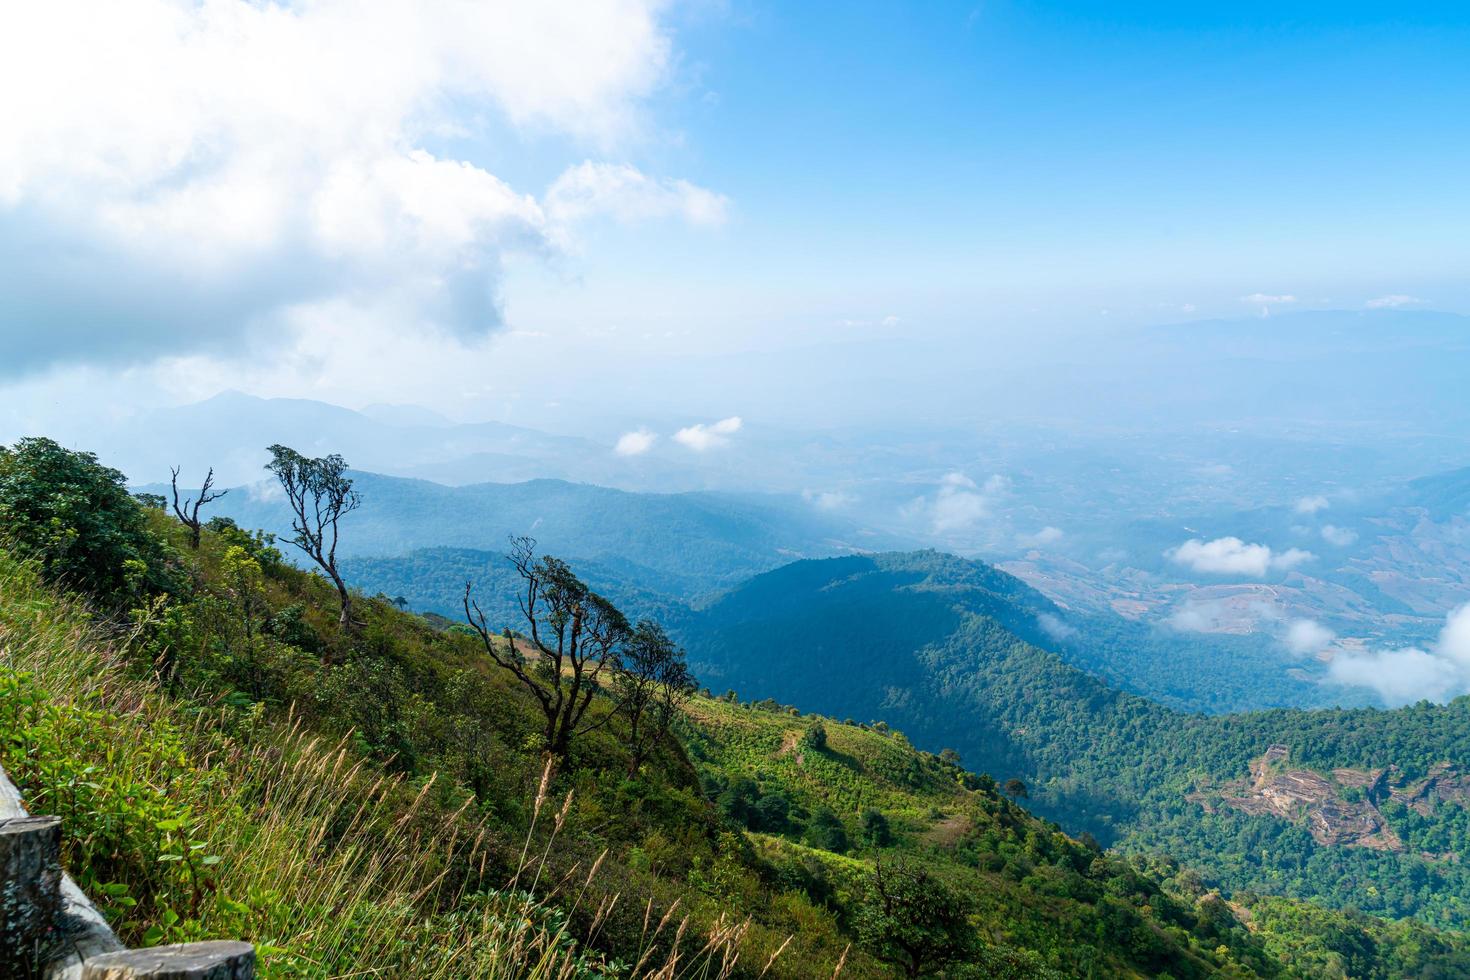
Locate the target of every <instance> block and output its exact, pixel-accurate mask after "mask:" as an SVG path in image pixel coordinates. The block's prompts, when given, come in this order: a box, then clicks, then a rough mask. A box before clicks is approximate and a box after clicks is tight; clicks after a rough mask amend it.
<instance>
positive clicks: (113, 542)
mask: <svg viewBox="0 0 1470 980" xmlns="http://www.w3.org/2000/svg"><path fill="white" fill-rule="evenodd" d="M0 542H4V543H6V544H8V545H9V546H10V547H11V548H13V549H14V550H15V552H16V553H17V554H19V555H21V556H22V557H26V558H31V559H34V560H35V561H37V562H39V564H40V567H41V570H42V572H43V573H44V574H45V575H46V577H47V579H48V580H50V581H52V582H60V583H64V584H65V585H66V586H68V587H69V588H73V589H76V590H78V591H80V592H82V593H85V594H87V595H89V596H92V597H94V598H95V599H97V600H98V601H100V602H103V603H104V604H107V605H109V606H116V605H119V604H122V603H124V602H126V601H128V600H130V599H132V598H134V597H136V596H138V595H140V594H142V593H143V592H145V591H148V590H159V589H163V588H167V587H168V586H169V585H170V584H171V583H172V579H171V575H170V568H169V564H170V559H169V555H168V552H167V550H166V549H164V548H163V547H161V546H160V545H159V543H158V542H157V541H156V540H155V539H154V538H153V536H152V535H150V534H149V533H148V527H147V520H146V518H145V516H144V512H143V509H142V507H141V506H140V505H139V503H138V502H137V501H135V500H134V499H133V498H132V496H131V495H130V494H129V493H128V491H127V487H126V485H125V480H124V477H123V475H122V474H121V473H119V472H118V471H117V470H114V469H110V468H108V467H106V466H103V465H101V464H100V463H98V462H97V457H96V456H94V455H93V454H92V453H82V452H73V451H72V450H69V449H65V448H63V447H62V446H59V445H57V444H56V443H55V442H53V441H52V440H50V439H22V440H20V441H19V442H17V443H16V444H15V445H14V446H12V447H10V448H8V449H7V448H5V447H3V446H0Z"/></svg>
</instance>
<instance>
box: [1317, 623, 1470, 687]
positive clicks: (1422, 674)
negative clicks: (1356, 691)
mask: <svg viewBox="0 0 1470 980" xmlns="http://www.w3.org/2000/svg"><path fill="white" fill-rule="evenodd" d="M1328 678H1329V680H1331V681H1333V682H1335V683H1338V684H1346V685H1351V686H1355V687H1367V688H1371V689H1373V690H1374V691H1376V692H1377V693H1378V696H1379V697H1381V698H1382V699H1383V700H1384V702H1385V703H1386V704H1388V705H1389V706H1390V707H1396V706H1398V705H1402V704H1409V703H1412V702H1414V701H1419V700H1421V699H1427V700H1430V701H1441V702H1442V701H1447V700H1449V699H1450V698H1454V697H1458V696H1459V695H1461V694H1465V693H1467V692H1470V603H1467V604H1465V605H1463V606H1460V607H1459V608H1458V609H1455V610H1454V611H1453V612H1451V613H1450V614H1449V615H1448V616H1446V617H1445V625H1444V628H1443V629H1442V630H1440V634H1439V637H1438V639H1437V640H1436V641H1435V643H1434V644H1433V645H1432V646H1431V647H1430V648H1429V649H1428V650H1423V649H1420V648H1418V647H1404V648H1402V649H1397V650H1372V651H1367V652H1362V653H1359V652H1353V651H1339V652H1338V653H1337V654H1336V655H1335V656H1334V657H1333V660H1332V664H1331V666H1330V667H1329V668H1328Z"/></svg>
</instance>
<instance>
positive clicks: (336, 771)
mask: <svg viewBox="0 0 1470 980" xmlns="http://www.w3.org/2000/svg"><path fill="white" fill-rule="evenodd" d="M127 641H128V638H127V637H126V636H109V635H105V634H104V633H103V632H102V631H101V630H99V629H98V628H97V627H96V626H94V625H92V623H91V620H90V618H89V617H88V615H87V612H86V610H85V609H83V608H82V607H81V606H80V605H78V604H77V603H76V602H75V601H73V600H71V599H68V598H66V597H64V596H61V595H58V594H56V593H54V592H52V591H51V590H49V589H47V588H45V587H43V586H42V585H41V584H40V583H39V582H38V580H37V578H36V576H35V575H34V574H33V572H32V571H31V570H30V569H28V568H26V567H25V566H23V565H21V564H19V563H17V562H15V561H14V560H12V559H11V558H10V557H8V556H7V555H6V554H5V553H4V552H3V551H0V761H3V762H4V764H5V766H6V768H7V769H8V770H9V772H10V774H11V776H12V778H14V779H15V780H16V782H17V783H18V784H19V785H20V786H21V789H22V791H23V792H24V793H25V794H26V796H27V799H28V803H29V804H30V806H31V807H32V809H33V810H35V811H37V812H47V813H54V814H57V815H59V816H61V817H62V818H63V821H64V828H65V831H66V860H67V862H68V865H69V867H70V869H71V870H72V871H73V873H74V874H77V876H78V877H79V879H80V880H81V881H82V883H83V885H84V887H86V888H87V889H88V890H89V891H90V892H91V893H92V894H93V897H94V898H95V899H96V900H97V901H98V902H99V904H100V905H101V906H102V907H103V908H104V909H105V910H106V911H107V913H108V915H109V917H110V918H111V919H112V921H113V922H114V925H115V927H116V928H118V930H119V932H120V933H121V934H122V936H123V938H124V939H126V940H127V941H129V942H132V943H134V944H148V943H156V942H173V941H182V940H191V939H203V938H245V939H247V940H249V941H252V942H254V943H255V944H257V947H258V949H259V951H260V953H261V965H262V969H261V972H262V975H263V976H265V977H267V978H295V977H310V978H347V977H359V976H362V977H366V976H384V977H403V978H425V980H437V978H444V980H449V978H451V977H453V978H463V977H484V978H495V980H498V978H506V980H509V978H520V977H529V978H591V977H627V978H640V980H642V978H647V980H654V978H658V980H678V978H690V980H693V978H725V977H729V976H731V975H732V974H734V973H735V971H736V970H737V969H740V970H741V971H742V972H748V973H751V974H760V973H764V972H765V971H766V970H769V969H770V968H771V965H772V964H773V963H774V961H775V959H776V956H777V955H779V953H780V951H779V950H778V951H777V953H776V954H775V955H772V956H771V957H770V960H769V961H768V962H766V963H765V964H763V965H762V964H741V963H740V962H739V956H740V948H741V941H742V939H743V938H744V936H745V934H746V932H747V930H748V929H749V927H750V924H749V922H748V921H734V920H729V919H724V918H722V919H719V920H717V921H716V922H714V923H713V925H712V926H709V927H706V928H705V929H703V930H702V931H700V933H699V934H698V935H695V934H694V932H695V930H693V929H692V928H691V920H690V918H689V917H688V916H679V915H678V912H677V908H675V909H670V910H668V911H666V912H664V913H662V914H659V915H657V916H656V915H655V914H654V909H653V906H652V904H651V903H650V904H649V905H648V907H647V909H646V912H645V915H644V928H643V935H642V939H641V941H640V942H639V944H638V948H637V955H636V959H634V961H632V962H622V963H620V962H613V961H610V960H608V959H607V958H605V957H603V956H600V955H598V954H597V953H596V952H593V950H595V949H596V940H597V938H598V933H599V930H600V929H601V927H602V925H603V924H604V923H605V922H606V920H607V917H608V916H609V915H610V913H611V912H612V910H613V908H614V907H615V906H616V904H617V902H618V900H619V899H618V896H616V895H611V896H607V895H603V896H601V897H599V898H597V907H596V908H589V909H583V908H582V903H583V902H584V901H590V899H589V898H588V896H590V895H594V894H598V893H597V892H596V891H595V890H594V889H591V888H590V887H589V886H590V884H591V883H592V881H593V879H594V876H595V875H596V874H597V870H598V865H600V863H601V859H599V860H598V861H597V862H595V863H594V864H593V865H592V866H591V867H588V868H586V869H581V868H573V869H572V870H571V871H570V872H562V873H561V874H560V876H559V877H557V878H556V880H547V878H548V873H547V871H546V869H547V867H548V860H547V858H548V857H549V856H550V855H551V854H552V853H553V850H554V848H555V847H556V844H557V835H558V834H559V833H560V832H561V830H562V827H563V825H564V823H565V821H566V819H567V813H568V808H569V807H570V805H571V797H570V795H568V796H567V797H566V798H565V799H564V800H563V801H562V802H561V804H560V806H559V807H557V808H556V809H555V810H554V811H552V810H550V809H548V808H549V807H550V806H551V804H550V802H549V801H548V800H547V798H546V792H547V790H546V787H547V785H548V783H549V781H550V776H551V770H550V767H549V764H548V768H547V769H546V771H545V772H544V773H543V778H542V780H541V784H540V787H539V788H538V790H537V792H536V796H535V799H534V801H533V804H532V813H533V820H532V822H531V826H530V828H529V830H528V832H527V834H526V836H525V838H524V840H522V841H519V842H516V844H514V845H512V844H510V843H509V842H505V841H500V840H497V839H496V838H495V836H494V835H493V834H492V833H491V831H490V829H489V828H488V827H487V825H486V824H485V822H484V819H483V818H482V817H481V816H480V811H479V808H478V806H477V805H476V802H475V800H474V799H473V798H472V797H471V796H469V795H468V794H466V793H464V792H462V791H460V790H457V789H455V788H453V787H446V786H442V785H438V784H437V781H436V780H435V779H433V778H430V779H427V780H424V781H422V782H421V783H419V784H410V783H408V782H406V781H405V780H404V779H402V778H401V777H396V776H392V775H389V774H387V773H385V772H384V771H383V770H382V769H381V768H380V767H378V766H376V765H374V764H373V763H371V762H369V761H367V760H365V759H364V758H362V757H361V756H359V755H358V754H356V753H355V752H354V751H353V750H352V748H351V747H350V740H349V739H343V740H341V741H339V742H328V741H323V740H322V739H320V738H319V737H316V736H314V735H313V734H312V733H310V732H307V731H305V730H303V728H302V726H301V725H299V724H297V723H295V722H294V721H293V720H292V719H291V718H290V717H289V716H287V717H286V718H284V719H281V720H272V719H270V718H269V717H267V716H266V715H265V714H264V713H262V712H261V711H260V710H259V709H254V710H243V711H242V710H241V709H239V708H234V707H226V706H221V705H210V704H208V703H207V702H203V701H200V700H198V699H187V698H186V699H181V700H178V701H175V700H173V699H170V698H166V697H164V696H163V695H161V694H160V693H159V692H158V691H157V690H156V689H155V687H154V685H153V684H152V682H151V681H149V680H148V679H146V678H143V677H140V676H139V675H138V673H137V672H136V671H134V670H132V669H130V663H129V660H128V658H127V656H126V655H125V651H126V643H127ZM507 869H508V870H507ZM497 871H498V872H499V873H497ZM578 913H585V914H581V915H579V914H578ZM573 921H590V923H591V925H590V926H588V927H586V928H585V930H583V931H582V934H579V935H573V934H572V932H571V928H572V927H571V926H570V923H571V922H573Z"/></svg>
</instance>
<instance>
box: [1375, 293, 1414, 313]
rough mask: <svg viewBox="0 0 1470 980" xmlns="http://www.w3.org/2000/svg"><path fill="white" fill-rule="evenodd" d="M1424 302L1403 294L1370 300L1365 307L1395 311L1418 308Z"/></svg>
mask: <svg viewBox="0 0 1470 980" xmlns="http://www.w3.org/2000/svg"><path fill="white" fill-rule="evenodd" d="M1423 302H1424V301H1423V300H1422V299H1420V298H1419V297H1417V296H1405V295H1403V294H1402V293H1393V294H1391V295H1388V296H1379V297H1377V298H1376V299H1370V300H1369V301H1368V302H1367V303H1364V304H1363V305H1364V306H1366V307H1368V309H1370V310H1393V309H1397V308H1399V307H1400V306H1418V305H1420V304H1422V303H1423Z"/></svg>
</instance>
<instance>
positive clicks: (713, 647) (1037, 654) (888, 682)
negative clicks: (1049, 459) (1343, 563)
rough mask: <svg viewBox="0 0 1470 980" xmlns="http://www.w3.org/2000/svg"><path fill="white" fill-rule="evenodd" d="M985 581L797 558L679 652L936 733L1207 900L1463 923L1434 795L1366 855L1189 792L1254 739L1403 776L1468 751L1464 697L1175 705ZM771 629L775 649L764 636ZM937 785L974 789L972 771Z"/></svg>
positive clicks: (1242, 763)
mask: <svg viewBox="0 0 1470 980" xmlns="http://www.w3.org/2000/svg"><path fill="white" fill-rule="evenodd" d="M1005 578H1006V576H1004V575H1003V573H1000V572H997V571H995V570H993V569H991V570H989V571H988V572H987V571H985V570H984V569H983V568H982V567H977V566H975V565H973V564H972V563H969V562H963V561H961V560H959V559H955V558H950V557H948V556H942V555H935V554H933V553H918V554H910V555H879V556H871V557H862V558H847V559H832V560H827V561H814V562H799V563H797V564H795V565H792V566H789V567H787V568H784V569H781V570H778V571H777V572H773V573H770V574H768V575H765V576H761V577H759V578H757V579H754V580H752V581H751V582H750V583H748V584H747V585H746V586H744V587H742V588H741V589H738V590H736V591H735V592H733V593H731V594H730V595H729V596H727V597H726V598H725V599H723V600H722V601H720V602H718V603H716V604H714V605H713V606H711V607H710V608H709V609H708V610H707V611H706V612H705V613H704V615H703V617H702V618H701V621H700V622H699V623H697V624H695V626H694V627H692V628H691V630H690V633H689V636H688V639H687V642H688V645H689V649H690V656H691V659H692V660H693V661H694V662H695V663H696V664H700V665H703V666H704V668H705V669H706V670H710V671H718V672H719V674H720V676H721V677H722V679H724V680H727V681H729V682H733V683H735V684H742V685H744V684H750V685H754V684H760V685H763V686H764V687H765V688H767V689H773V690H775V691H776V692H777V693H779V694H780V695H781V696H782V698H783V699H787V700H793V701H796V702H798V703H800V704H801V705H802V706H803V707H805V708H807V709H810V710H816V711H821V712H829V713H841V714H848V715H856V716H858V717H876V716H880V715H881V716H883V717H886V718H887V719H888V721H889V722H892V723H894V724H896V725H898V726H900V727H902V728H903V729H904V730H905V731H907V732H908V733H909V735H910V736H912V737H913V739H914V741H915V742H916V743H917V744H920V745H929V746H936V745H951V746H954V747H955V749H956V750H958V752H960V753H963V756H964V758H965V759H967V760H968V761H969V763H970V765H971V766H973V767H974V768H975V769H977V770H979V771H981V772H985V771H989V772H994V773H1005V774H1008V776H1010V778H1014V779H1017V780H1019V783H1018V784H1015V785H1010V784H1008V791H1011V790H1014V791H1015V795H1016V796H1017V797H1020V796H1021V794H1020V792H1019V790H1020V786H1021V785H1024V786H1025V787H1026V790H1027V794H1028V796H1027V797H1026V798H1027V800H1028V805H1029V806H1032V807H1033V808H1034V809H1036V810H1037V811H1038V812H1040V813H1043V814H1045V815H1047V816H1049V817H1052V818H1055V819H1057V820H1059V821H1061V822H1062V823H1063V825H1064V826H1066V827H1067V828H1068V829H1069V830H1071V831H1073V832H1074V833H1078V834H1083V833H1086V834H1088V835H1090V836H1091V837H1093V838H1095V839H1096V840H1099V841H1101V842H1103V843H1104V844H1107V845H1116V846H1118V847H1121V848H1122V849H1124V850H1126V851H1129V852H1133V853H1164V854H1169V855H1171V856H1173V857H1174V858H1175V859H1177V860H1179V861H1180V862H1182V863H1184V864H1187V865H1190V866H1193V867H1196V868H1198V869H1200V870H1201V871H1202V873H1204V874H1206V875H1207V876H1208V880H1209V881H1210V882H1211V883H1212V884H1214V885H1217V886H1219V887H1220V888H1222V890H1223V891H1224V892H1225V894H1227V895H1230V894H1233V893H1235V892H1238V891H1243V890H1247V889H1249V890H1253V891H1255V892H1258V893H1261V894H1271V895H1280V896H1284V897H1290V898H1300V899H1312V900H1317V901H1320V902H1323V903H1325V904H1328V905H1331V906H1335V907H1338V908H1347V907H1350V906H1351V907H1354V908H1357V909H1361V910H1363V911H1368V912H1372V913H1375V914H1378V915H1382V916H1386V917H1390V918H1399V917H1403V916H1417V917H1419V918H1421V919H1422V920H1424V921H1426V922H1429V923H1433V924H1435V925H1439V926H1444V927H1451V928H1463V927H1465V926H1466V925H1470V807H1466V806H1463V805H1461V804H1459V803H1455V802H1451V801H1444V802H1441V803H1439V804H1437V805H1435V806H1433V807H1432V808H1430V809H1429V810H1428V812H1427V813H1420V812H1418V811H1416V810H1414V809H1411V808H1408V807H1404V806H1401V805H1399V804H1397V803H1390V802H1381V803H1380V804H1379V809H1380V812H1381V813H1382V815H1383V817H1384V818H1385V819H1386V821H1387V823H1388V824H1389V826H1390V827H1391V828H1392V829H1393V831H1394V832H1395V833H1396V834H1397V835H1398V837H1399V839H1400V840H1402V842H1403V845H1404V848H1403V850H1402V851H1383V850H1374V849H1371V848H1367V847H1343V846H1331V845H1322V844H1319V843H1317V842H1316V841H1315V840H1314V839H1313V838H1312V836H1311V834H1310V833H1309V832H1308V829H1307V827H1306V825H1305V821H1304V820H1301V819H1298V820H1295V821H1293V820H1287V819H1282V818H1280V817H1276V816H1271V815H1257V816H1251V815H1248V814H1245V813H1242V812H1239V811H1237V810H1234V809H1231V808H1229V807H1214V808H1212V811H1211V812H1206V810H1205V808H1204V807H1203V806H1202V804H1201V802H1200V801H1199V797H1198V796H1197V795H1196V794H1199V793H1201V792H1205V793H1206V797H1208V794H1209V793H1210V792H1214V793H1217V794H1218V791H1219V787H1220V785H1221V784H1222V783H1226V782H1228V781H1231V780H1240V779H1245V778H1247V777H1248V775H1249V766H1250V763H1251V761H1252V760H1253V759H1255V758H1257V757H1259V756H1260V755H1261V754H1262V753H1263V752H1264V751H1265V749H1266V747H1267V746H1270V745H1272V744H1282V745H1285V746H1287V747H1288V748H1289V750H1290V758H1291V760H1292V763H1291V764H1292V765H1293V766H1301V767H1306V768H1310V769H1315V770H1317V771H1319V772H1329V773H1330V772H1331V770H1333V769H1335V768H1339V767H1354V768H1358V769H1361V770H1364V771H1368V772H1372V771H1378V770H1384V769H1387V768H1388V767H1390V766H1396V767H1398V769H1399V770H1400V777H1401V778H1404V779H1408V778H1417V777H1419V776H1422V775H1423V774H1425V773H1426V772H1427V770H1428V768H1429V766H1431V765H1433V764H1434V763H1436V762H1441V761H1449V762H1455V761H1457V760H1464V759H1467V758H1470V698H1461V699H1459V700H1457V701H1454V702H1451V703H1449V704H1447V705H1430V704H1420V705H1415V706H1410V707H1407V708H1402V709H1398V710H1394V711H1381V710H1374V709H1350V710H1332V711H1301V710H1275V711H1263V712H1251V713H1246V714H1239V715H1225V716H1205V715H1197V714H1183V713H1180V712H1176V711H1172V710H1169V709H1167V708H1164V707H1161V706H1160V705H1158V704H1155V703H1153V702H1150V701H1148V700H1146V699H1144V698H1141V697H1136V696H1133V695H1129V694H1125V693H1122V692H1119V691H1117V690H1114V689H1111V688H1109V687H1108V686H1107V685H1105V684H1104V683H1102V682H1101V681H1099V680H1097V679H1096V678H1094V677H1092V676H1090V675H1088V674H1086V673H1084V672H1083V671H1081V670H1078V669H1076V668H1075V667H1072V666H1069V665H1068V664H1067V663H1066V662H1064V661H1063V660H1062V658H1061V657H1059V656H1057V655H1056V654H1053V653H1049V652H1047V651H1045V650H1043V649H1040V648H1038V647H1037V646H1034V645H1032V644H1030V643H1028V642H1026V641H1025V640H1023V639H1021V638H1020V636H1018V632H1017V631H1020V632H1021V633H1025V632H1026V631H1027V629H1028V628H1030V629H1033V630H1034V625H1033V626H1031V627H1026V626H1025V624H1026V623H1027V622H1030V621H1031V619H1032V612H1033V602H1034V600H1033V599H1032V598H1030V597H1029V596H1028V592H1027V590H1026V589H1025V587H1024V586H1022V585H1021V584H1020V583H1018V582H1014V581H1012V582H1010V583H1007V582H1006V581H1004V579H1005ZM772 635H779V636H781V637H782V643H781V644H779V645H773V644H771V643H769V642H766V640H765V638H766V637H769V636H772ZM792 649H796V650H802V651H804V655H803V656H799V657H797V656H789V655H788V652H787V651H789V650H792ZM833 663H840V664H841V669H833V668H832V666H831V665H832V664H833ZM873 727H874V730H875V731H878V730H880V729H879V726H877V725H874V726H873ZM906 758H911V756H910V757H899V758H895V759H894V760H892V762H890V763H887V765H904V764H906V762H905V759H906ZM1010 774H1014V775H1013V776H1012V775H1010ZM888 775H889V777H890V778H891V779H893V780H894V781H895V782H897V783H899V784H902V783H903V782H904V780H905V776H904V775H903V774H902V773H901V772H898V771H894V772H891V773H889V774H888ZM1400 777H1396V778H1400ZM835 778H836V779H838V780H839V781H840V780H841V778H842V777H841V776H840V775H837V776H835ZM907 778H908V779H920V778H922V777H921V776H920V775H919V774H918V773H910V774H909V775H908V777H907ZM950 778H952V779H957V780H959V781H960V783H961V785H971V786H973V787H975V788H977V789H981V790H987V791H988V790H989V789H990V788H991V787H992V786H993V783H992V782H991V780H990V777H988V776H983V775H982V776H980V777H976V778H975V779H974V780H973V781H972V780H971V779H970V777H967V776H965V775H964V774H962V773H954V774H952V775H951V777H950ZM839 785H840V782H839ZM844 802H847V801H844ZM852 805H854V806H863V805H872V803H871V801H869V800H861V801H856V800H855V801H852ZM886 809H887V808H886V807H885V810H886ZM848 812H851V811H848ZM1007 867H1015V865H1014V863H1013V862H1012V863H1008V864H1007Z"/></svg>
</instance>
